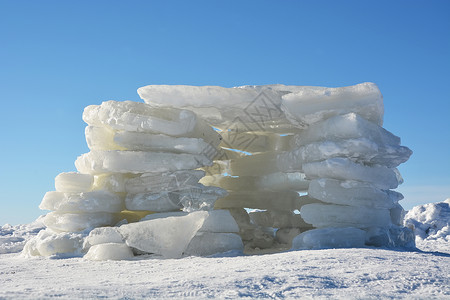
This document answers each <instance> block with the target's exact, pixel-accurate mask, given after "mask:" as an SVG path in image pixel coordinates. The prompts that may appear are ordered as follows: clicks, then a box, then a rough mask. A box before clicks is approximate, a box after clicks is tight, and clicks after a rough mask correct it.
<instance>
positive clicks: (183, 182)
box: [125, 170, 205, 194]
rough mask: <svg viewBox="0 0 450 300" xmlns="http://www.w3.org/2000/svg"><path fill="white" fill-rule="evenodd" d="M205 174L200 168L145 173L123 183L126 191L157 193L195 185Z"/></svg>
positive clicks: (132, 192)
mask: <svg viewBox="0 0 450 300" xmlns="http://www.w3.org/2000/svg"><path fill="white" fill-rule="evenodd" d="M204 175H205V172H204V171H201V170H186V171H177V172H173V173H145V174H142V175H139V176H137V177H134V178H131V179H129V180H128V181H127V182H126V184H125V189H126V192H127V193H131V194H139V193H159V192H162V191H167V192H171V191H176V190H182V189H185V188H189V187H195V186H197V183H198V181H199V180H200V178H202V177H203V176H204Z"/></svg>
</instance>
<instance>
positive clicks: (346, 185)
mask: <svg viewBox="0 0 450 300" xmlns="http://www.w3.org/2000/svg"><path fill="white" fill-rule="evenodd" d="M308 195H309V196H310V197H313V198H315V199H319V200H321V201H323V202H327V203H332V204H340V205H350V206H368V207H374V208H385V209H390V208H393V207H394V206H395V205H396V203H397V202H398V201H399V200H401V199H403V195H402V194H400V193H397V192H394V191H389V190H388V191H386V190H380V189H379V188H377V187H375V186H374V185H372V184H370V183H365V182H360V181H354V180H344V181H340V180H336V179H330V178H320V179H315V180H312V181H311V182H310V184H309V189H308Z"/></svg>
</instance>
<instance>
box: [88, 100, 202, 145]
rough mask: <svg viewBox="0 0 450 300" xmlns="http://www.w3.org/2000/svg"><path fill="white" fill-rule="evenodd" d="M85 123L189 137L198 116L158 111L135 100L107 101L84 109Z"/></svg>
mask: <svg viewBox="0 0 450 300" xmlns="http://www.w3.org/2000/svg"><path fill="white" fill-rule="evenodd" d="M83 120H84V121H85V122H86V123H87V124H89V125H91V126H97V127H99V126H108V127H110V128H112V129H115V130H126V131H138V132H152V133H163V134H167V135H173V136H187V135H188V134H191V133H192V132H193V131H194V128H195V126H196V122H197V116H196V115H195V113H193V112H191V111H187V110H183V109H175V108H158V107H152V106H150V105H147V104H145V103H138V102H132V101H124V102H118V101H112V100H111V101H106V102H103V103H102V104H101V105H90V106H88V107H86V108H85V109H84V112H83Z"/></svg>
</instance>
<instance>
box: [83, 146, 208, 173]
mask: <svg viewBox="0 0 450 300" xmlns="http://www.w3.org/2000/svg"><path fill="white" fill-rule="evenodd" d="M211 164H212V162H211V160H210V159H208V158H207V157H206V156H204V155H194V154H184V153H180V154H175V153H161V152H143V151H114V150H112V151H91V152H88V153H85V154H83V155H81V156H79V157H78V158H77V160H76V161H75V166H76V168H77V170H78V171H79V172H81V173H87V174H101V173H149V172H154V173H163V172H174V171H179V170H190V169H196V168H200V167H202V166H207V165H211Z"/></svg>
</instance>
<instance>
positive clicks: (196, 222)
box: [119, 211, 208, 258]
mask: <svg viewBox="0 0 450 300" xmlns="http://www.w3.org/2000/svg"><path fill="white" fill-rule="evenodd" d="M207 216H208V213H207V212H203V211H198V212H193V213H190V214H188V215H186V216H180V217H168V218H160V219H155V220H149V221H143V222H137V223H131V224H125V225H122V226H120V227H119V232H120V233H121V234H122V236H123V237H124V239H125V242H126V244H127V245H128V246H130V247H133V248H136V249H138V250H140V251H144V252H147V253H154V254H159V255H162V256H164V257H167V258H178V257H181V255H182V253H183V252H184V251H185V250H186V247H187V246H188V244H189V243H190V241H191V240H192V238H193V237H194V236H195V234H196V233H197V231H198V230H199V229H200V228H201V227H202V225H203V222H204V221H205V219H206V217H207Z"/></svg>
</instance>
